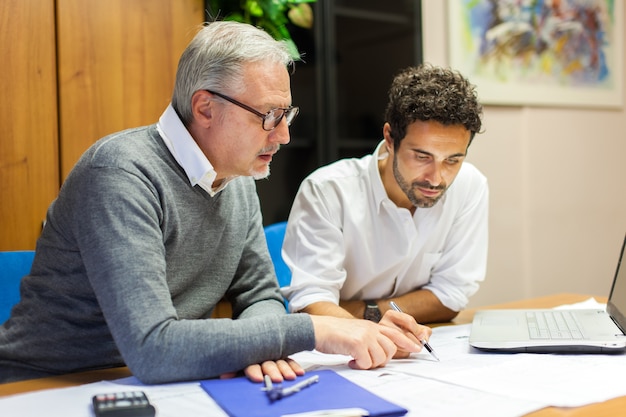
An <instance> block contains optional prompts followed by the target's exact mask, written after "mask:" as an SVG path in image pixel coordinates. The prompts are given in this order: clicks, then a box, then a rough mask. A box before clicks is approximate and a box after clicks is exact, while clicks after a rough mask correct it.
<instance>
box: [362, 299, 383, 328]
mask: <svg viewBox="0 0 626 417" xmlns="http://www.w3.org/2000/svg"><path fill="white" fill-rule="evenodd" d="M364 303H365V312H364V313H363V318H364V319H365V320H370V321H373V322H375V323H378V322H379V321H380V319H381V318H382V314H381V312H380V309H379V308H378V304H377V303H376V301H375V300H364Z"/></svg>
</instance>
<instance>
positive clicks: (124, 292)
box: [0, 125, 315, 383]
mask: <svg viewBox="0 0 626 417" xmlns="http://www.w3.org/2000/svg"><path fill="white" fill-rule="evenodd" d="M224 297H225V298H227V299H228V300H229V301H230V302H231V303H232V306H233V317H234V319H233V320H230V319H210V316H211V312H212V310H213V308H214V307H215V305H216V304H217V302H218V301H220V300H221V299H222V298H224ZM314 345H315V340H314V333H313V325H312V322H311V319H310V317H308V316H307V315H305V314H291V315H288V314H286V313H285V309H284V305H283V304H282V298H281V296H280V293H279V289H278V286H277V283H276V277H275V274H274V270H273V266H272V263H271V260H270V257H269V254H268V250H267V246H266V243H265V237H264V233H263V227H262V218H261V212H260V206H259V200H258V196H257V194H256V188H255V184H254V181H253V180H252V179H251V178H249V177H240V178H237V179H235V180H233V181H232V182H231V183H229V184H228V186H227V187H226V188H225V189H224V190H222V191H221V192H219V193H218V194H216V195H215V196H214V197H210V196H209V195H208V194H207V193H206V192H205V191H204V190H202V189H201V188H200V187H198V186H195V187H192V186H191V185H190V183H189V181H188V179H187V177H186V175H185V173H184V171H183V169H182V168H181V167H180V166H179V165H178V164H177V163H176V161H175V159H174V158H173V157H172V155H171V154H170V152H169V150H168V149H167V147H166V146H165V144H164V143H163V140H162V139H161V137H160V136H159V134H158V132H157V129H156V127H155V125H152V126H148V127H142V128H137V129H132V130H127V131H124V132H119V133H116V134H113V135H111V136H108V137H106V138H103V139H101V140H100V141H98V142H97V143H96V144H94V145H93V146H92V147H91V148H90V149H89V150H88V151H87V152H86V153H85V154H84V155H83V156H82V158H81V159H80V161H79V162H78V163H77V165H76V167H75V168H74V169H73V171H72V172H71V174H70V175H69V176H68V178H67V180H66V181H65V183H64V184H63V187H62V188H61V191H60V193H59V196H58V198H57V199H56V200H55V202H53V203H52V205H51V206H50V208H49V210H48V214H47V223H46V226H45V228H44V230H43V232H42V235H41V237H40V239H39V241H38V242H37V252H36V255H35V260H34V263H33V268H32V271H31V273H30V275H28V276H26V277H25V278H24V279H23V280H22V285H21V301H20V303H19V304H18V305H17V306H16V307H15V308H14V310H13V312H12V315H11V318H10V319H9V320H8V321H7V322H6V323H5V324H4V325H3V326H2V327H0V382H8V381H11V380H18V379H25V378H32V377H38V376H46V375H51V374H59V373H67V372H72V371H80V370H87V369H95V368H105V367H113V366H119V365H124V364H126V365H128V367H129V368H130V370H131V371H132V372H133V374H134V375H135V376H136V377H137V378H139V379H140V380H141V381H143V382H145V383H164V382H170V381H179V380H196V379H204V378H210V377H215V376H218V375H220V374H221V373H224V372H229V371H237V370H241V369H243V368H245V367H246V366H247V365H249V364H253V363H260V362H263V361H264V360H272V359H279V358H284V357H286V356H287V355H289V354H292V353H294V352H298V351H301V350H309V349H312V348H314Z"/></svg>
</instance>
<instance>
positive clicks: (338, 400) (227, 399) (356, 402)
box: [200, 370, 408, 417]
mask: <svg viewBox="0 0 626 417" xmlns="http://www.w3.org/2000/svg"><path fill="white" fill-rule="evenodd" d="M313 375H318V376H319V381H318V382H317V383H315V384H312V385H310V386H308V387H306V388H304V389H302V390H301V391H300V392H297V393H295V394H293V395H290V396H288V397H284V398H281V399H280V400H276V401H270V399H269V398H268V396H267V395H266V393H265V391H263V387H264V384H262V383H256V382H251V381H250V380H249V379H248V378H246V377H238V378H232V379H210V380H204V381H200V385H201V386H202V388H203V389H204V390H205V391H206V392H207V393H208V394H209V395H210V396H211V397H212V398H213V399H214V400H215V402H216V403H217V404H218V405H219V406H220V407H221V408H222V409H223V410H224V411H225V412H226V413H227V414H228V415H229V416H230V417H271V416H282V415H287V414H296V413H304V412H311V411H318V410H332V409H342V408H362V409H365V410H367V411H368V412H369V415H370V416H371V417H394V416H403V415H405V414H406V413H407V411H408V410H406V409H405V408H402V407H400V406H398V405H396V404H394V403H391V402H389V401H387V400H385V399H383V398H381V397H379V396H378V395H376V394H374V393H372V392H371V391H368V390H366V389H364V388H362V387H361V386H359V385H357V384H355V383H354V382H352V381H350V380H348V379H346V378H344V377H343V376H341V375H339V374H338V373H336V372H335V371H332V370H321V371H312V372H307V373H306V375H304V376H302V377H298V378H297V379H296V380H295V381H285V382H283V386H284V387H288V386H289V385H292V384H295V383H297V382H300V381H302V380H303V379H306V378H310V377H311V376H313Z"/></svg>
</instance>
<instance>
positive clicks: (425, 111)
mask: <svg viewBox="0 0 626 417" xmlns="http://www.w3.org/2000/svg"><path fill="white" fill-rule="evenodd" d="M482 110H483V109H482V106H481V104H480V103H479V102H478V97H477V95H476V89H475V86H473V85H472V84H470V82H469V81H468V80H467V79H466V78H464V77H463V76H462V75H461V74H460V73H459V72H458V71H453V70H451V69H446V68H440V67H436V66H433V65H430V64H423V65H420V66H417V67H409V68H406V69H404V70H402V71H401V72H400V73H399V74H398V75H396V77H395V78H394V80H393V82H392V84H391V87H390V89H389V102H388V103H387V110H386V111H385V120H386V121H387V122H388V123H389V125H390V126H391V137H392V138H393V141H394V148H396V149H398V147H399V146H400V142H401V141H402V139H404V136H405V135H406V129H407V126H408V125H409V124H411V123H413V122H414V121H416V120H422V121H427V120H434V121H437V122H439V123H441V124H443V125H446V126H448V125H459V124H460V125H463V126H464V127H465V128H466V129H467V130H469V131H470V134H471V135H470V143H471V141H472V139H474V135H476V133H478V132H479V131H480V128H481V124H482V123H481V115H482Z"/></svg>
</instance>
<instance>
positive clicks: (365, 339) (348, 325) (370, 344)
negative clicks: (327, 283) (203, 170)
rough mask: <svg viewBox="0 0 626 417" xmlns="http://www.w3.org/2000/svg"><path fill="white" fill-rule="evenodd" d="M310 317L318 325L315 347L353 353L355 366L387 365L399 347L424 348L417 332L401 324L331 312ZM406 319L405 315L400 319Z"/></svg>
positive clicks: (370, 367) (351, 363) (408, 349)
mask: <svg viewBox="0 0 626 417" xmlns="http://www.w3.org/2000/svg"><path fill="white" fill-rule="evenodd" d="M311 320H313V327H314V328H315V348H316V349H317V350H318V351H320V352H323V353H335V354H343V355H350V356H352V358H353V360H352V361H350V363H349V366H350V367H351V368H354V369H373V368H378V367H381V366H385V365H386V364H387V362H389V361H390V360H391V358H393V357H394V355H395V354H396V352H397V351H398V350H400V351H403V352H419V351H420V350H421V349H422V345H421V343H419V342H418V341H417V339H416V336H415V335H414V334H413V333H412V332H409V333H411V336H412V337H409V336H407V334H405V333H407V332H406V331H403V329H404V328H402V327H400V326H395V325H392V326H389V325H388V326H384V325H381V324H376V323H373V322H371V321H368V320H361V319H347V318H337V317H328V316H311ZM404 321H406V319H405V318H402V319H401V320H400V322H404ZM415 324H416V325H417V323H415ZM408 328H411V326H410V325H409V326H408ZM420 334H421V333H420Z"/></svg>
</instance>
